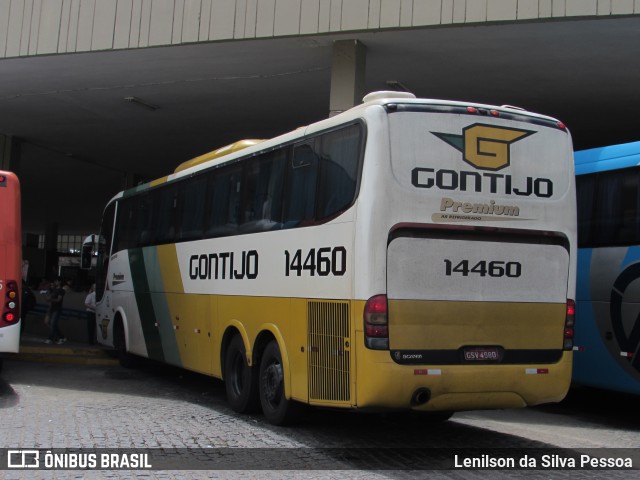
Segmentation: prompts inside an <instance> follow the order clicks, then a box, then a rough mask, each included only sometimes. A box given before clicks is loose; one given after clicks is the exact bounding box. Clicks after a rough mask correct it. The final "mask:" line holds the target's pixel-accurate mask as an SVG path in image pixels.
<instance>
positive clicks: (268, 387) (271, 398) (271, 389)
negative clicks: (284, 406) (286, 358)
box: [263, 362, 284, 408]
mask: <svg viewBox="0 0 640 480" xmlns="http://www.w3.org/2000/svg"><path fill="white" fill-rule="evenodd" d="M283 380H284V375H283V373H282V365H280V363H278V362H272V363H270V364H269V366H267V368H265V370H264V376H263V385H264V398H265V400H266V401H267V403H268V404H269V405H270V406H271V407H272V408H277V407H278V405H280V401H281V399H282V387H283Z"/></svg>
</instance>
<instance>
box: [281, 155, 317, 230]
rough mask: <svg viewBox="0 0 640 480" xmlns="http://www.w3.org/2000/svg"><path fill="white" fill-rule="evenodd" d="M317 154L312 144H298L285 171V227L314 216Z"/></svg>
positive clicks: (298, 223)
mask: <svg viewBox="0 0 640 480" xmlns="http://www.w3.org/2000/svg"><path fill="white" fill-rule="evenodd" d="M317 177H318V155H316V152H315V151H314V149H313V147H312V145H310V144H308V143H307V144H302V145H298V146H296V147H295V148H294V150H293V158H292V159H291V162H290V164H289V169H288V172H287V188H286V200H285V201H286V207H285V218H284V221H285V228H292V227H295V226H298V225H300V224H301V223H303V222H311V221H313V220H314V217H315V203H316V183H317Z"/></svg>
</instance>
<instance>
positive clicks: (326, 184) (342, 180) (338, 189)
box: [316, 125, 361, 220]
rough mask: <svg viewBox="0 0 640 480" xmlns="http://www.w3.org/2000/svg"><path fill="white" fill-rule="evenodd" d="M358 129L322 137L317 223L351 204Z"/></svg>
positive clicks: (349, 129) (356, 165)
mask: <svg viewBox="0 0 640 480" xmlns="http://www.w3.org/2000/svg"><path fill="white" fill-rule="evenodd" d="M360 133H361V128H360V126H359V125H351V126H349V127H347V128H343V129H340V130H337V131H335V132H330V133H328V134H327V135H324V136H323V137H322V138H321V142H320V143H321V149H320V151H321V157H322V162H321V163H320V186H319V188H318V192H319V194H318V197H319V198H318V206H317V209H316V211H317V215H318V220H320V219H323V218H326V217H329V216H332V215H335V214H338V213H340V212H341V211H343V210H345V209H346V208H348V207H349V205H351V203H352V202H353V199H354V196H355V193H356V179H357V177H358V168H359V164H360V162H359V160H360V138H361V134H360Z"/></svg>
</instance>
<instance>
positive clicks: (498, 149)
mask: <svg viewBox="0 0 640 480" xmlns="http://www.w3.org/2000/svg"><path fill="white" fill-rule="evenodd" d="M462 132H463V135H454V134H451V133H436V132H431V133H433V134H434V135H435V136H436V137H438V138H439V139H440V140H443V141H445V142H446V143H448V144H449V145H451V146H452V147H454V148H455V149H456V150H459V151H461V152H462V154H463V155H462V159H463V160H464V161H465V162H467V163H468V164H469V165H472V166H474V167H475V168H477V169H479V170H492V171H496V170H501V169H503V168H505V167H508V166H509V165H510V163H511V151H510V148H509V146H510V145H511V144H512V143H514V142H517V141H518V140H522V139H523V138H525V137H528V136H529V135H533V134H534V133H535V132H532V131H530V130H521V129H519V128H505V127H495V126H493V125H484V124H482V123H475V124H473V125H470V126H468V127H465V128H464V129H463V130H462Z"/></svg>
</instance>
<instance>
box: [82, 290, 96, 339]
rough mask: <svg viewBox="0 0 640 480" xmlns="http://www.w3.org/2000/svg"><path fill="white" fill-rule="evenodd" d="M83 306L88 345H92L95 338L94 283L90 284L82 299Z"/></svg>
mask: <svg viewBox="0 0 640 480" xmlns="http://www.w3.org/2000/svg"><path fill="white" fill-rule="evenodd" d="M84 306H85V308H86V309H87V335H88V336H89V345H93V344H94V343H95V339H96V284H95V283H94V284H93V285H91V288H90V289H89V294H88V295H87V297H86V298H85V299H84Z"/></svg>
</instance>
